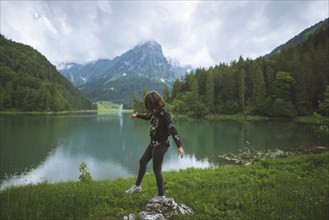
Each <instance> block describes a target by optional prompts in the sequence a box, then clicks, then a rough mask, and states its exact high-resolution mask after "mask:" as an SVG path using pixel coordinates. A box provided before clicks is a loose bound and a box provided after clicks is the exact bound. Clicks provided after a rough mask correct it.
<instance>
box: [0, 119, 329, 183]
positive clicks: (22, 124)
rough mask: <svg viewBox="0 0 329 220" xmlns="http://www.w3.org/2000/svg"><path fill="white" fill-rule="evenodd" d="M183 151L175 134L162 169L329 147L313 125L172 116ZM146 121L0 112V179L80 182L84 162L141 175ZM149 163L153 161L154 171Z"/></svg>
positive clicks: (108, 173)
mask: <svg viewBox="0 0 329 220" xmlns="http://www.w3.org/2000/svg"><path fill="white" fill-rule="evenodd" d="M174 123H175V125H176V128H177V130H178V132H179V134H180V137H181V139H182V143H183V146H184V149H185V153H186V156H185V157H184V158H183V159H180V158H179V157H178V155H177V149H176V146H175V143H174V141H173V140H172V138H170V140H171V147H170V148H169V151H168V152H167V154H166V156H165V160H164V163H163V170H179V169H185V168H189V167H197V168H206V167H214V166H219V165H220V163H219V162H218V161H219V160H218V155H219V154H223V153H228V152H237V151H238V150H239V149H242V148H244V147H248V146H254V147H256V148H277V147H288V146H301V145H304V146H313V145H321V146H328V145H329V141H328V137H327V136H325V135H320V134H318V133H317V132H315V129H314V127H313V126H312V125H307V124H301V123H295V122H292V121H271V120H266V121H265V120H264V121H235V120H193V119H186V118H184V119H183V118H174ZM148 130H149V124H148V122H147V121H144V120H139V119H135V120H131V119H130V118H129V114H127V113H108V114H97V113H90V114H75V115H38V116H35V115H34V116H22V115H19V116H7V115H1V116H0V132H1V134H0V138H1V139H0V150H1V151H0V152H1V155H0V156H1V157H0V159H1V161H0V165H1V166H0V169H1V170H0V175H1V176H0V180H1V188H4V187H6V186H8V185H15V184H27V183H38V182H41V181H45V180H47V181H48V182H49V183H54V182H58V181H68V180H73V181H78V180H79V179H78V176H79V175H80V172H79V165H80V163H81V162H82V161H84V162H85V163H86V164H87V166H88V169H89V172H90V173H91V175H92V177H93V179H112V178H118V177H129V176H135V175H137V171H138V161H139V158H140V156H141V155H142V154H143V152H144V149H145V148H146V146H147V145H148V142H149V136H148ZM151 168H152V161H151V162H150V164H149V166H148V170H149V171H151Z"/></svg>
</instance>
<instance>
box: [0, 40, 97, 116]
mask: <svg viewBox="0 0 329 220" xmlns="http://www.w3.org/2000/svg"><path fill="white" fill-rule="evenodd" d="M0 56H1V59H0V110H18V111H64V110H81V109H91V108H93V105H92V103H91V102H90V101H89V100H87V98H86V97H84V96H83V95H82V94H81V93H80V92H79V90H77V89H76V88H74V87H73V86H72V85H71V83H70V82H69V81H67V79H65V78H64V77H63V76H62V75H61V74H59V73H58V72H57V70H56V67H55V66H53V65H52V64H50V62H49V61H48V60H47V59H46V58H45V57H44V56H43V55H42V54H40V53H39V52H38V51H36V50H34V49H33V48H32V47H30V46H27V45H23V44H20V43H16V42H14V41H11V40H8V39H6V38H5V37H4V36H2V35H0Z"/></svg>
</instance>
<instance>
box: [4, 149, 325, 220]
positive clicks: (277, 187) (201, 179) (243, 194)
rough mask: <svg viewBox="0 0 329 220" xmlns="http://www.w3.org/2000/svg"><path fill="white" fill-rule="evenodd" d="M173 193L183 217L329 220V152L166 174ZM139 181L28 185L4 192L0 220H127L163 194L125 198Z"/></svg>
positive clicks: (150, 178)
mask: <svg viewBox="0 0 329 220" xmlns="http://www.w3.org/2000/svg"><path fill="white" fill-rule="evenodd" d="M164 179H165V193H166V195H167V196H170V197H173V198H174V199H175V200H176V201H177V202H178V203H184V204H186V205H188V206H189V207H191V208H192V209H193V210H194V211H195V212H196V214H195V215H193V216H185V217H181V216H180V217H176V218H175V219H253V220H254V219H328V218H329V214H328V210H329V152H325V153H321V154H308V155H302V156H294V157H288V158H282V159H272V160H261V161H259V162H256V163H255V164H253V165H251V166H224V167H219V168H216V169H187V170H183V171H179V172H165V173H164ZM133 182H134V178H128V179H116V180H107V181H92V182H90V183H81V182H63V183H57V184H47V183H46V182H44V183H41V184H38V185H28V186H25V187H18V188H9V189H6V190H3V191H1V192H0V205H1V216H0V219H15V220H16V219H122V217H123V216H124V215H127V214H129V213H134V214H137V213H138V212H140V211H142V210H144V208H145V205H146V204H147V202H148V201H149V200H150V199H151V198H152V197H153V196H154V194H155V192H156V184H155V178H154V175H153V174H147V175H146V176H145V179H144V182H143V189H144V191H143V192H142V193H139V194H133V195H128V194H125V193H124V190H125V189H127V188H128V187H129V186H130V185H131V184H132V183H133Z"/></svg>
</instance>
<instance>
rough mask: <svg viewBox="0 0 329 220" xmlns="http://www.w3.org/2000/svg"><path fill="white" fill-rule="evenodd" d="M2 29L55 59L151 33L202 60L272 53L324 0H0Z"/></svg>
mask: <svg viewBox="0 0 329 220" xmlns="http://www.w3.org/2000/svg"><path fill="white" fill-rule="evenodd" d="M0 9H1V13H0V14H1V26H0V27H1V34H3V35H4V36H5V37H7V38H9V39H12V40H14V41H17V42H21V43H24V44H28V45H30V46H32V47H34V48H35V49H37V50H38V51H40V52H41V53H42V54H44V55H45V56H46V57H47V58H48V60H49V61H51V62H52V63H53V64H55V65H56V64H59V63H62V62H76V63H85V62H88V61H92V60H96V59H99V58H107V59H113V58H114V57H116V56H119V55H121V54H122V53H124V52H126V51H127V50H129V49H131V48H133V47H134V46H135V45H137V44H138V43H140V42H145V41H147V40H150V39H153V40H156V41H157V42H159V43H160V44H161V45H162V49H163V52H164V55H165V56H167V57H171V58H174V59H177V60H178V61H180V63H182V64H192V65H193V66H194V67H200V66H203V67H207V66H211V65H216V64H218V63H221V62H225V63H229V62H231V61H232V60H237V59H238V58H239V56H240V55H241V56H242V57H244V58H246V57H249V58H256V57H259V56H262V55H265V54H267V53H269V52H271V51H272V50H273V49H274V48H275V47H277V46H279V45H280V44H283V43H285V42H287V41H288V40H289V39H291V38H292V37H294V36H295V35H297V34H299V33H300V32H301V31H303V30H304V29H306V28H308V27H310V26H312V25H314V24H315V23H317V22H319V21H321V20H324V19H325V18H328V16H329V15H328V13H329V12H328V11H329V3H328V1H327V0H324V1H314V0H313V1H305V0H304V1H283V0H282V1H274V0H272V1H174V0H171V1H86V0H84V1H26V0H24V1H6V0H1V1H0Z"/></svg>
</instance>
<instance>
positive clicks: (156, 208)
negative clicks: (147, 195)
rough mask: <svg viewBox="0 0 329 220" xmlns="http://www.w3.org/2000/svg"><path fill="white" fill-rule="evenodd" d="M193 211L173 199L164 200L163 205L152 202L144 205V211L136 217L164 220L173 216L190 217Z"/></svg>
mask: <svg viewBox="0 0 329 220" xmlns="http://www.w3.org/2000/svg"><path fill="white" fill-rule="evenodd" d="M193 213H194V211H193V210H192V209H191V208H190V207H188V206H187V205H185V204H180V205H179V204H177V203H176V202H175V200H174V199H173V198H170V197H168V198H166V201H165V202H164V203H159V202H153V201H152V200H151V201H150V202H149V203H148V204H147V205H146V207H145V210H144V211H142V212H140V213H139V214H138V215H139V217H140V218H141V219H145V220H166V219H169V218H170V217H172V216H174V215H190V214H193Z"/></svg>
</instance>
